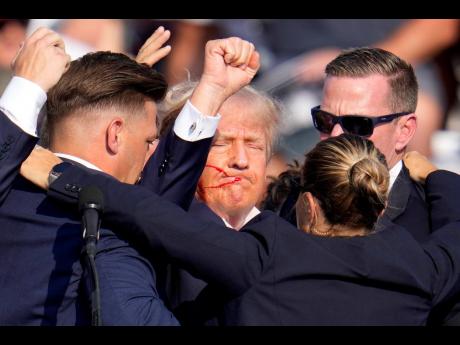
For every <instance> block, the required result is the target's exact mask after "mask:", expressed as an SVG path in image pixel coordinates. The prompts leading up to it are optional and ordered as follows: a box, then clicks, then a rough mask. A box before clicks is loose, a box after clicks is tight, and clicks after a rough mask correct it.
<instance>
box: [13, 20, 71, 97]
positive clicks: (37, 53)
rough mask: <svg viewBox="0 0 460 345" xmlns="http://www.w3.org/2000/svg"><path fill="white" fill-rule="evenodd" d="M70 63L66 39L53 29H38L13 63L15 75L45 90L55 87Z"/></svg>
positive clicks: (22, 47) (26, 41)
mask: <svg viewBox="0 0 460 345" xmlns="http://www.w3.org/2000/svg"><path fill="white" fill-rule="evenodd" d="M69 64H70V56H69V55H68V54H66V52H65V47H64V41H63V40H62V39H61V37H60V36H59V35H58V34H57V33H55V32H54V31H52V30H49V29H46V28H43V27H42V28H39V29H37V30H36V31H35V32H34V33H33V34H32V35H30V36H29V37H28V38H27V39H26V40H25V42H24V44H23V45H22V46H21V48H19V50H18V52H17V54H16V57H15V58H14V59H13V61H12V63H11V67H12V69H13V72H14V75H16V76H18V77H22V78H25V79H27V80H30V81H32V82H34V83H35V84H37V85H38V86H40V87H41V88H42V89H43V91H45V92H48V90H49V89H50V88H51V87H53V86H54V85H55V84H56V83H57V82H58V80H59V79H60V78H61V76H62V74H64V72H65V71H66V70H67V68H68V67H69Z"/></svg>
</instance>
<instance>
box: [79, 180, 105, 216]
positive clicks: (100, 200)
mask: <svg viewBox="0 0 460 345" xmlns="http://www.w3.org/2000/svg"><path fill="white" fill-rule="evenodd" d="M89 204H95V205H98V209H99V211H102V210H103V209H104V194H103V193H102V191H101V190H100V189H99V188H98V187H96V186H85V187H83V188H82V190H81V191H80V195H79V198H78V209H79V210H80V212H81V211H82V210H83V209H85V208H87V205H89Z"/></svg>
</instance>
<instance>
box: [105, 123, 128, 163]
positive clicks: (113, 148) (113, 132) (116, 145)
mask: <svg viewBox="0 0 460 345" xmlns="http://www.w3.org/2000/svg"><path fill="white" fill-rule="evenodd" d="M124 127H125V121H124V119H123V118H121V117H115V118H114V119H112V121H110V122H109V124H108V126H107V128H106V146H107V149H108V150H109V151H110V153H112V154H117V153H118V151H119V149H120V145H122V144H123V140H122V132H123V129H124Z"/></svg>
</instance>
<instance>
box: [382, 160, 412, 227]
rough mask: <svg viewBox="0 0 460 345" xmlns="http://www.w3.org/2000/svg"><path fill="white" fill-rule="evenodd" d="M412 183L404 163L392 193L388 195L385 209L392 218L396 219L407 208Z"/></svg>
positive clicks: (386, 213)
mask: <svg viewBox="0 0 460 345" xmlns="http://www.w3.org/2000/svg"><path fill="white" fill-rule="evenodd" d="M411 184H412V181H411V179H410V175H409V171H408V170H407V168H406V167H405V165H404V164H403V166H402V169H401V171H400V173H399V175H398V177H397V178H396V180H395V182H394V184H393V187H392V188H391V191H390V195H389V197H388V206H387V208H386V210H385V215H386V216H387V217H389V218H390V219H391V220H394V219H396V218H397V217H398V216H399V215H401V214H402V213H403V212H404V211H405V210H406V206H407V202H408V200H409V196H410V193H411Z"/></svg>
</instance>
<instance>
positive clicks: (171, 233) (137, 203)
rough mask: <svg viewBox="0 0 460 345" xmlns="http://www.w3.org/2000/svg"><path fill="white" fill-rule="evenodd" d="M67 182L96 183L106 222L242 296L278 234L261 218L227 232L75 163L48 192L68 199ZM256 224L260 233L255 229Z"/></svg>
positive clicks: (255, 277) (164, 255)
mask: <svg viewBox="0 0 460 345" xmlns="http://www.w3.org/2000/svg"><path fill="white" fill-rule="evenodd" d="M69 184H70V185H71V186H72V185H75V186H77V188H78V187H80V186H84V185H86V184H88V185H89V184H93V185H97V186H98V187H100V188H101V190H102V191H103V193H104V194H105V211H104V221H107V222H108V223H109V224H110V225H111V226H113V227H115V226H116V227H117V228H119V229H120V228H121V229H124V230H125V234H126V236H127V237H132V238H134V239H137V240H141V241H143V242H144V243H147V245H148V248H149V249H150V250H152V251H153V253H155V255H161V256H163V257H166V258H168V259H169V260H170V261H171V262H174V263H176V264H178V265H179V266H181V267H182V268H185V269H187V270H188V271H190V273H192V274H193V275H195V276H196V277H198V278H200V279H203V280H205V281H207V282H208V283H213V284H216V285H218V286H219V287H220V288H222V289H224V290H225V291H227V292H228V293H230V294H233V295H240V294H242V293H243V292H244V291H246V290H247V289H248V288H249V287H251V286H252V285H253V284H254V282H255V281H256V280H257V279H258V277H259V275H260V273H261V272H262V270H263V267H264V263H265V262H266V260H267V258H268V256H269V250H270V248H271V247H272V242H273V241H272V238H273V234H274V233H276V224H274V226H271V227H269V226H267V224H264V222H258V223H257V224H255V225H254V224H253V225H252V227H253V228H251V227H248V228H247V229H245V230H243V231H240V232H237V231H229V229H228V228H226V227H225V226H220V225H217V224H215V223H211V222H209V223H208V222H202V221H200V220H198V219H195V218H192V217H191V216H190V215H189V214H187V213H186V212H185V211H184V210H182V209H181V208H179V207H177V206H176V205H174V204H173V203H171V202H168V201H165V200H162V198H161V197H159V196H158V195H156V194H154V193H152V192H150V191H149V190H147V189H145V188H140V187H137V186H130V185H127V184H122V183H120V182H118V181H115V180H113V179H110V178H107V177H106V176H102V175H92V174H88V173H87V172H86V171H84V170H82V169H81V168H78V167H73V166H72V167H68V169H66V170H65V172H64V173H63V174H62V175H61V176H60V177H59V178H58V179H57V180H56V181H55V182H54V183H53V184H52V185H51V186H50V189H49V192H48V193H49V195H50V196H51V197H55V198H58V199H59V200H62V201H67V202H68V201H69V200H70V199H71V197H72V196H71V195H69V194H71V192H67V191H66V190H65V186H66V185H69ZM68 189H72V188H68ZM74 189H75V188H74ZM74 198H75V200H74V202H75V203H76V196H75V197H74ZM271 219H272V220H273V218H271ZM272 225H273V224H272ZM258 227H260V228H261V229H263V230H264V231H258V230H259V228H258Z"/></svg>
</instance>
